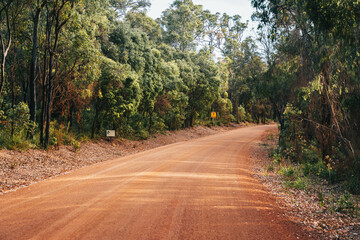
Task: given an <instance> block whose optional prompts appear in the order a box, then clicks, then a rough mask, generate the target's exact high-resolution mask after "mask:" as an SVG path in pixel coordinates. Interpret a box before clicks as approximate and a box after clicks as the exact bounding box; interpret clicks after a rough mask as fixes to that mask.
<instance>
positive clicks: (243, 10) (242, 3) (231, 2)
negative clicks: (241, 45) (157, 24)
mask: <svg viewBox="0 0 360 240" xmlns="http://www.w3.org/2000/svg"><path fill="white" fill-rule="evenodd" d="M173 1H174V0H150V2H151V8H150V9H149V11H148V13H147V14H148V15H149V16H150V17H152V18H153V19H156V18H158V17H160V16H161V13H162V12H163V11H164V10H165V9H167V8H168V7H169V6H170V5H171V3H172V2H173ZM193 2H194V4H197V5H203V8H204V9H207V10H210V12H212V13H216V12H220V13H227V14H228V15H231V16H232V15H235V14H238V15H240V16H241V18H242V22H246V20H249V29H248V30H247V32H246V33H245V35H246V36H248V35H254V34H253V33H252V30H251V28H255V29H256V26H257V24H256V23H252V21H251V15H252V13H253V12H254V9H253V8H252V6H251V0H193Z"/></svg>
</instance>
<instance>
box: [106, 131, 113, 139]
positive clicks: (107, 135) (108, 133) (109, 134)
mask: <svg viewBox="0 0 360 240" xmlns="http://www.w3.org/2000/svg"><path fill="white" fill-rule="evenodd" d="M106 137H115V130H106Z"/></svg>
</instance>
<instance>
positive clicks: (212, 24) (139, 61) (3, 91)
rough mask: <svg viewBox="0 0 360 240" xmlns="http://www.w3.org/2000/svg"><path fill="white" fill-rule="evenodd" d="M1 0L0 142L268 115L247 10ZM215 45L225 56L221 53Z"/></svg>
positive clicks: (143, 132) (187, 1)
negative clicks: (151, 13) (153, 14)
mask: <svg viewBox="0 0 360 240" xmlns="http://www.w3.org/2000/svg"><path fill="white" fill-rule="evenodd" d="M149 6H150V2H149V1H147V0H105V1H103V0H35V1H34V0H33V1H26V0H25V1H24V0H21V1H20V0H9V1H0V20H1V22H0V39H1V46H2V48H1V49H0V52H1V54H2V57H1V62H0V63H1V81H0V121H1V124H0V146H2V147H8V148H14V149H17V148H28V147H35V146H42V147H44V148H48V147H49V146H51V145H59V144H75V145H76V144H78V141H79V140H82V139H86V138H96V137H98V136H103V135H104V133H105V129H114V130H116V132H117V133H118V135H119V136H123V137H129V136H136V137H138V138H147V137H148V136H149V134H151V133H154V132H159V131H164V130H175V129H180V128H185V127H191V126H195V125H198V124H202V125H206V124H211V123H212V122H211V118H210V113H211V112H212V111H215V112H217V113H218V118H217V119H216V121H215V123H216V124H228V123H229V122H231V121H237V122H240V121H256V122H265V121H267V119H268V118H272V116H273V114H272V108H271V105H270V104H269V103H270V102H269V101H268V100H267V99H265V98H258V97H257V90H256V89H257V87H256V86H257V83H258V82H259V81H260V77H261V74H262V73H263V72H264V70H265V68H266V64H265V63H263V61H262V59H261V57H260V55H259V53H258V52H257V51H258V50H257V47H256V44H255V41H254V40H252V39H251V38H246V39H243V38H242V37H243V33H244V31H245V29H246V28H247V24H246V23H243V22H241V17H240V16H238V15H235V16H229V15H227V14H223V15H221V14H219V13H216V14H213V13H211V12H209V11H207V10H204V9H203V7H202V6H200V5H195V4H194V3H193V2H192V1H191V0H182V1H180V0H176V1H174V2H173V4H172V5H171V6H170V7H169V8H168V9H166V10H164V12H163V13H162V15H161V17H160V18H159V19H156V20H154V19H152V18H150V17H148V16H147V15H146V9H147V8H148V7H149ZM215 53H218V56H219V55H220V54H221V57H222V59H221V60H219V61H217V60H216V55H215Z"/></svg>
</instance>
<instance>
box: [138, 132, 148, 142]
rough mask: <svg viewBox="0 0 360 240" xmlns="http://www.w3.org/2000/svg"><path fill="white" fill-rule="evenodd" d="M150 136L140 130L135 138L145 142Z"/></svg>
mask: <svg viewBox="0 0 360 240" xmlns="http://www.w3.org/2000/svg"><path fill="white" fill-rule="evenodd" d="M149 136H150V134H149V132H148V131H145V130H141V131H140V132H138V133H137V134H136V137H137V138H139V139H141V140H146V139H148V138H149Z"/></svg>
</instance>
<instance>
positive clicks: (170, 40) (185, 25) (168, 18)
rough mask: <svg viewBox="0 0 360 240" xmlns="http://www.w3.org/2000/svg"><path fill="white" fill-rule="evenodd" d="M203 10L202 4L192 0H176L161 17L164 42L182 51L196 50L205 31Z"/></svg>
mask: <svg viewBox="0 0 360 240" xmlns="http://www.w3.org/2000/svg"><path fill="white" fill-rule="evenodd" d="M201 12H202V6H201V5H195V4H194V3H193V2H192V1H191V0H175V1H174V2H173V3H172V4H171V5H170V8H168V9H166V10H165V11H164V12H163V13H162V16H161V18H160V26H161V27H162V29H163V32H164V42H165V43H167V44H170V45H171V46H173V47H174V48H176V49H178V50H181V51H187V50H194V49H195V46H196V43H195V40H197V39H199V38H200V37H201V36H202V31H203V22H202V19H201Z"/></svg>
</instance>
